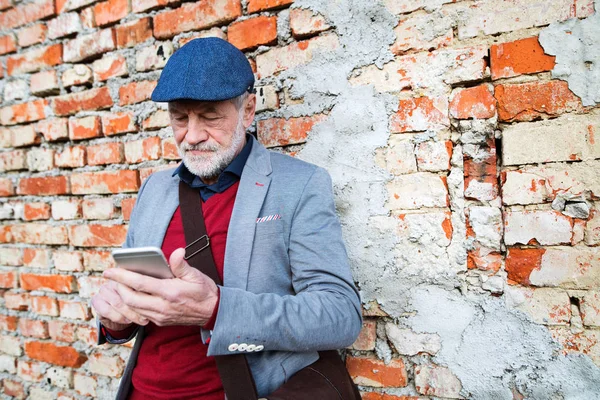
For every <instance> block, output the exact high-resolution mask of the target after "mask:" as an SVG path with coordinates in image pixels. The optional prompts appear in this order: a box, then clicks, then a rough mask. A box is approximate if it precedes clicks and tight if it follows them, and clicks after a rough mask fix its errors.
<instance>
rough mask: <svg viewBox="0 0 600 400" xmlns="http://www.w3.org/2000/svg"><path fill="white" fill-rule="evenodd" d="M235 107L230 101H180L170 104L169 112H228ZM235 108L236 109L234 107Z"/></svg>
mask: <svg viewBox="0 0 600 400" xmlns="http://www.w3.org/2000/svg"><path fill="white" fill-rule="evenodd" d="M231 107H234V106H233V103H232V102H231V101H229V100H223V101H198V100H179V101H171V102H169V111H181V112H195V113H200V112H226V111H228V110H229V109H230V108H231ZM234 108H235V107H234Z"/></svg>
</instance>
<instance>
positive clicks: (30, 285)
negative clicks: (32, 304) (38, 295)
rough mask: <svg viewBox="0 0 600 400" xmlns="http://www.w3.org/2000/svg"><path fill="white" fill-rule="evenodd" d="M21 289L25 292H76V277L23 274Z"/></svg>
mask: <svg viewBox="0 0 600 400" xmlns="http://www.w3.org/2000/svg"><path fill="white" fill-rule="evenodd" d="M20 283H21V287H22V288H23V289H25V290H48V291H51V292H56V293H73V292H74V291H76V288H77V286H76V283H75V277H73V276H69V275H38V274H26V273H22V274H21V276H20Z"/></svg>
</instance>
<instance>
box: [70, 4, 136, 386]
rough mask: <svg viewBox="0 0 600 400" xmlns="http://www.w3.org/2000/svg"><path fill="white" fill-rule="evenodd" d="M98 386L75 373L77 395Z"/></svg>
mask: <svg viewBox="0 0 600 400" xmlns="http://www.w3.org/2000/svg"><path fill="white" fill-rule="evenodd" d="M144 1H146V0H144ZM135 3H136V2H134V4H135ZM97 386H98V382H97V380H96V377H94V376H87V375H83V374H79V373H75V374H74V376H73V388H74V389H75V391H76V392H77V393H79V394H81V395H83V396H91V397H96V387H97Z"/></svg>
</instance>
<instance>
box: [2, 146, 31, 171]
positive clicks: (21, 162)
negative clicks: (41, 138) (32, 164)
mask: <svg viewBox="0 0 600 400" xmlns="http://www.w3.org/2000/svg"><path fill="white" fill-rule="evenodd" d="M22 169H27V162H26V158H25V150H13V151H6V152H3V153H0V171H2V172H5V171H18V170H22Z"/></svg>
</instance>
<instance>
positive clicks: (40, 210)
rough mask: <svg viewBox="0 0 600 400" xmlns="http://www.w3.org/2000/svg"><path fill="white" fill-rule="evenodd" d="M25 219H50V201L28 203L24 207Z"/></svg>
mask: <svg viewBox="0 0 600 400" xmlns="http://www.w3.org/2000/svg"><path fill="white" fill-rule="evenodd" d="M23 217H24V219H25V221H36V220H45V219H50V205H49V204H48V203H27V204H25V206H24V207H23Z"/></svg>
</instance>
